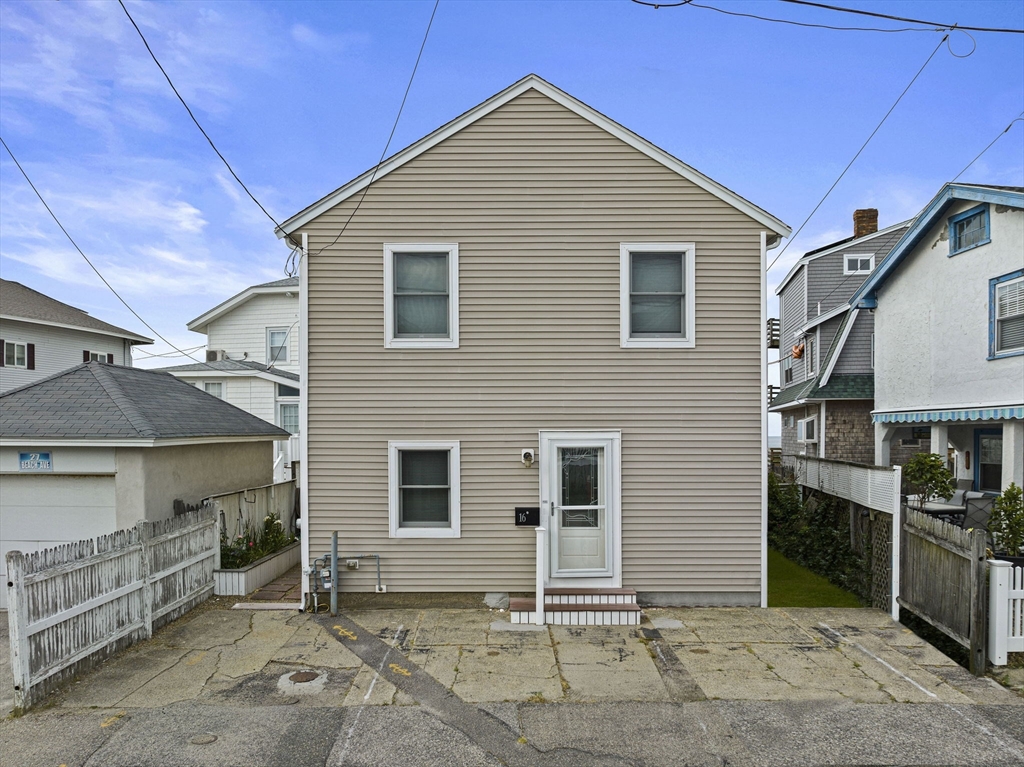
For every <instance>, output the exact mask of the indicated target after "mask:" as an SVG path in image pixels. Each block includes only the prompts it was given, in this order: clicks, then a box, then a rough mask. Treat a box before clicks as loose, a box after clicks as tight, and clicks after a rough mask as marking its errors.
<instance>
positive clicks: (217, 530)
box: [211, 507, 224, 570]
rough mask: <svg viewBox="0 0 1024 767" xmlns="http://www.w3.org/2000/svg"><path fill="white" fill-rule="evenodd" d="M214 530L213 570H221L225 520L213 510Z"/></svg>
mask: <svg viewBox="0 0 1024 767" xmlns="http://www.w3.org/2000/svg"><path fill="white" fill-rule="evenodd" d="M211 511H212V513H213V520H214V523H215V524H214V528H213V569H214V570H220V542H221V541H222V540H224V528H223V525H224V520H223V518H222V515H221V514H220V513H218V512H217V511H216V510H213V509H212V507H211Z"/></svg>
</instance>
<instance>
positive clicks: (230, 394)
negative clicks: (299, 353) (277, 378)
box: [175, 371, 298, 425]
mask: <svg viewBox="0 0 1024 767" xmlns="http://www.w3.org/2000/svg"><path fill="white" fill-rule="evenodd" d="M175 375H176V376H177V377H178V378H181V379H182V380H183V381H188V382H189V383H190V384H192V385H193V386H197V387H198V388H200V389H205V387H204V386H203V384H204V383H207V382H209V383H221V384H223V385H224V401H225V402H227V403H229V404H231V405H234V406H235V407H237V408H241V409H242V410H245V411H246V412H248V413H252V414H253V415H254V416H256V417H257V418H262V419H263V420H264V421H269V422H270V423H272V424H275V425H276V424H277V419H276V415H277V414H276V409H275V403H276V396H277V384H276V383H274V382H273V381H268V380H266V379H265V378H259V377H257V376H250V375H231V374H225V373H220V374H217V373H215V372H213V371H210V372H209V373H199V372H192V371H189V372H180V373H175ZM281 383H286V384H287V385H290V386H293V387H296V388H298V381H290V382H286V381H284V380H283V379H282V381H281ZM293 401H294V400H293Z"/></svg>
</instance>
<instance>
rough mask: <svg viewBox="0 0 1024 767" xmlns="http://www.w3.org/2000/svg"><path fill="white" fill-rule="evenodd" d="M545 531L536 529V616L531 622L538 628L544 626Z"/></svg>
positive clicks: (540, 528) (546, 546) (539, 528)
mask: <svg viewBox="0 0 1024 767" xmlns="http://www.w3.org/2000/svg"><path fill="white" fill-rule="evenodd" d="M547 550H548V544H547V530H545V529H544V528H543V527H538V528H537V586H536V588H537V614H536V615H535V616H534V619H533V622H534V623H536V624H537V625H538V626H543V625H544V576H545V574H546V573H547V564H546V558H547Z"/></svg>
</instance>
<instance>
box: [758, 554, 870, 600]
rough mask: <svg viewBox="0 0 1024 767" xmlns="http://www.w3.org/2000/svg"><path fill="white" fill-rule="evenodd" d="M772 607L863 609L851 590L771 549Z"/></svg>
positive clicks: (769, 579)
mask: <svg viewBox="0 0 1024 767" xmlns="http://www.w3.org/2000/svg"><path fill="white" fill-rule="evenodd" d="M768 606H769V607H863V605H862V604H861V603H860V600H859V599H857V597H856V596H854V595H853V594H851V593H850V592H849V591H844V590H843V589H841V588H839V587H838V586H833V585H832V584H831V583H829V582H828V581H827V580H825V579H824V578H822V577H821V576H820V575H815V574H814V573H812V572H811V571H810V570H808V569H807V568H806V567H801V566H800V565H798V564H796V563H795V562H791V561H790V560H788V559H786V558H785V557H784V556H782V554H780V553H779V552H777V551H775V550H774V549H768Z"/></svg>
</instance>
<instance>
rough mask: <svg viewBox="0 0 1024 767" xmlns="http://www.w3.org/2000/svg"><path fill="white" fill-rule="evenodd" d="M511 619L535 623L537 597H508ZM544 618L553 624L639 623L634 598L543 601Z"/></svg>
mask: <svg viewBox="0 0 1024 767" xmlns="http://www.w3.org/2000/svg"><path fill="white" fill-rule="evenodd" d="M509 617H510V619H511V622H512V623H535V622H536V618H537V600H536V599H531V598H526V599H511V600H509ZM544 622H545V623H550V624H552V625H555V626H639V625H640V607H639V606H638V605H637V604H636V603H635V602H619V603H614V602H607V603H593V602H589V603H588V602H578V603H576V604H568V603H567V604H546V605H545V610H544Z"/></svg>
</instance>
